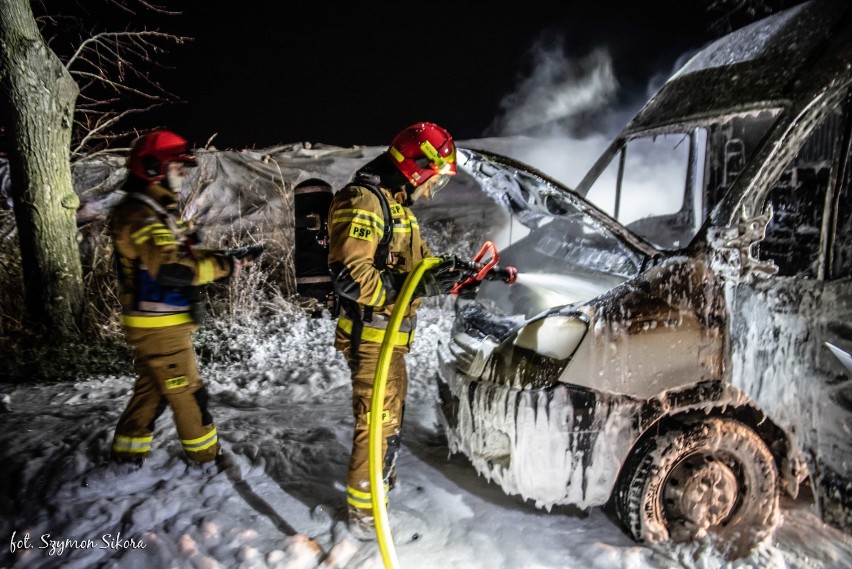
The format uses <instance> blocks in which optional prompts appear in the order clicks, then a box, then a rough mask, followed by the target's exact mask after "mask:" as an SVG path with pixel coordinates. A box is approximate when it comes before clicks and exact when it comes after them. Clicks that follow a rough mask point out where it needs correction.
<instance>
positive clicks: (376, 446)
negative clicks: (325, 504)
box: [370, 257, 441, 569]
mask: <svg viewBox="0 0 852 569" xmlns="http://www.w3.org/2000/svg"><path fill="white" fill-rule="evenodd" d="M440 262H441V260H440V259H438V258H437V257H427V258H425V259H422V260H421V261H420V262H419V263H417V264H416V265H415V266H414V270H413V271H411V272H410V273H409V274H408V277H407V278H406V279H405V283H404V284H403V285H402V290H400V292H399V296H397V298H396V300H395V301H394V308H393V312H391V316H390V320H389V321H388V327H387V330H385V338H384V340H383V341H382V349H381V351H380V352H379V362H378V364H377V365H376V375H375V377H374V378H373V398H372V401H371V402H370V417H371V420H370V488H371V489H372V492H370V493H371V494H372V500H373V519H374V520H375V523H376V537H377V538H378V540H379V551H380V552H381V553H382V561H383V562H384V564H385V569H397V568H398V567H399V560H398V559H397V558H396V549H395V548H394V545H393V536H392V535H391V531H390V523H388V510H387V507H386V506H385V499H386V495H385V481H384V479H383V477H382V466H383V465H384V457H383V456H382V421H381V417H382V411H384V402H385V384H386V383H387V379H388V371H390V363H391V357H392V356H393V338H394V337H395V336H396V333H397V332H398V331H399V325H400V324H401V323H402V318H403V314H405V311H406V309H407V308H408V305H409V304H411V297H412V295H413V294H414V289H415V287H417V283H419V282H420V279H421V278H423V273H424V272H426V270H427V269H429V268H431V267H434V266H435V265H437V264H438V263H440ZM377 418H378V419H379V420H376V419H377Z"/></svg>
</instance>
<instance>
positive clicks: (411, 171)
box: [388, 122, 456, 188]
mask: <svg viewBox="0 0 852 569" xmlns="http://www.w3.org/2000/svg"><path fill="white" fill-rule="evenodd" d="M388 154H390V156H391V158H392V160H393V163H394V164H396V167H397V168H399V171H400V172H402V174H403V175H404V176H405V179H406V180H408V181H409V182H410V183H411V185H412V186H414V187H415V188H416V187H417V186H420V185H421V184H423V182H425V181H426V180H428V179H429V178H431V177H432V176H435V175H443V176H445V177H446V178H445V179H446V180H448V179H449V178H448V177H449V176H454V175H455V174H456V145H455V143H454V142H453V137H452V136H450V133H449V132H447V131H446V130H444V129H443V128H441V127H439V126H438V125H436V124H434V123H430V122H419V123H416V124H413V125H411V126H410V127H408V128H406V129H404V130H403V131H402V132H400V133H399V134H397V135H396V136H395V137H394V139H393V142H391V145H390V148H388ZM445 183H446V182H445Z"/></svg>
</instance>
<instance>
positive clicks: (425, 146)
mask: <svg viewBox="0 0 852 569" xmlns="http://www.w3.org/2000/svg"><path fill="white" fill-rule="evenodd" d="M420 150H422V151H423V154H425V155H426V158H428V159H429V160H431V161H432V162H433V163H434V164H435V166H437V167H438V168H437V170H438V173H439V174H446V173H447V172H448V171H449V165H450V164H452V163H453V162H455V161H456V150H455V148H453V151H452V152H451V153H450V155H449V156H447V157H446V158H444V157H443V156H441V155H440V154H438V149H437V148H435V147H434V146H432V143H431V142H429V141H428V140H424V141H423V142H422V143H420ZM399 161H400V162H402V160H399Z"/></svg>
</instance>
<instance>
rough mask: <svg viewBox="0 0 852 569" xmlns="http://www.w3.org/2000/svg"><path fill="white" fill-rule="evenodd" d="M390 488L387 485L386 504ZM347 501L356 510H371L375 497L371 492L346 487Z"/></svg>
mask: <svg viewBox="0 0 852 569" xmlns="http://www.w3.org/2000/svg"><path fill="white" fill-rule="evenodd" d="M389 488H390V486H389V485H388V484H387V483H385V503H387V502H388V490H389ZM346 501H347V502H349V504H351V505H352V506H355V507H356V508H370V507H372V503H373V495H372V494H371V493H369V492H362V491H361V490H356V489H355V488H353V487H352V486H346Z"/></svg>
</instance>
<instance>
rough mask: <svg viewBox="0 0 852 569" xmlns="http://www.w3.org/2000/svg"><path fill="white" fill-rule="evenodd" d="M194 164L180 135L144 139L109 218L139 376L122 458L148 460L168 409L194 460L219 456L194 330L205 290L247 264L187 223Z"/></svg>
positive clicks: (123, 426)
mask: <svg viewBox="0 0 852 569" xmlns="http://www.w3.org/2000/svg"><path fill="white" fill-rule="evenodd" d="M195 165H196V159H195V157H194V156H192V154H190V152H189V148H188V145H187V141H186V140H184V139H183V138H182V137H180V136H178V135H177V134H175V133H173V132H169V131H165V130H164V131H156V132H152V133H150V134H147V135H145V136H142V137H140V138H138V139H136V140H135V141H134V143H133V145H132V147H131V150H130V157H129V159H128V164H127V168H128V171H129V173H128V177H127V181H126V182H125V183H124V186H123V190H124V191H125V196H124V198H123V199H122V200H121V201H120V202H119V203H118V204H117V205H116V206H115V208H114V209H113V211H112V214H111V216H110V220H109V231H110V234H111V236H112V240H113V245H114V250H115V259H116V271H117V273H118V281H119V288H120V295H121V297H120V299H121V305H122V323H123V326H124V331H125V337H126V339H127V342H128V344H129V345H130V346H131V347H132V348H133V350H134V359H135V368H136V373H137V376H138V378H137V380H136V384H135V385H134V388H133V395H132V397H131V399H130V402H129V403H128V404H127V407H126V409H125V411H124V413H123V414H122V415H121V418H120V419H119V421H118V425H117V426H116V429H115V435H114V437H113V442H112V453H111V455H112V459H113V460H114V461H116V462H132V463H141V462H142V460H144V459H145V458H146V457H147V455H148V453H149V452H150V450H151V443H152V433H153V428H154V422H155V420H156V419H157V417H158V416H159V415H160V414H161V413H162V412H163V411H164V410H165V407H166V406H167V405H168V406H169V407H171V410H172V413H173V418H174V421H175V425H176V427H177V432H178V437H179V438H180V442H181V444H182V445H183V449H184V451H185V453H186V455H187V457H189V459H191V460H192V461H194V462H197V463H203V462H207V461H211V460H214V459H215V458H216V457H217V455H218V453H219V439H218V435H217V432H216V427H215V426H214V424H213V418H212V417H211V416H210V412H209V411H208V409H207V397H208V395H207V388H206V387H205V386H204V384H203V382H202V381H201V378H200V376H199V374H198V369H197V365H196V360H195V351H194V349H193V346H192V340H191V337H190V334H191V333H192V332H194V331H195V330H197V329H198V325H199V322H198V321H199V320H200V316H199V314H198V313H197V310H196V307H197V306H198V304H199V301H198V295H197V293H198V291H199V288H198V287H200V286H203V285H205V284H207V283H210V282H213V281H216V280H220V279H226V278H228V277H230V276H232V275H234V274H235V273H236V272H237V271H238V270H239V268H240V267H241V266H242V265H244V264H247V263H244V262H243V261H241V260H238V259H234V258H232V257H228V256H225V255H221V254H217V253H214V252H211V251H206V250H204V249H201V248H198V247H197V241H198V240H197V238H196V233H195V232H194V231H193V230H192V228H191V227H189V226H188V224H187V223H186V222H184V221H183V220H181V219H180V217H179V214H178V198H179V195H180V189H181V183H182V180H183V175H184V169H185V168H187V167H192V166H195Z"/></svg>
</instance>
